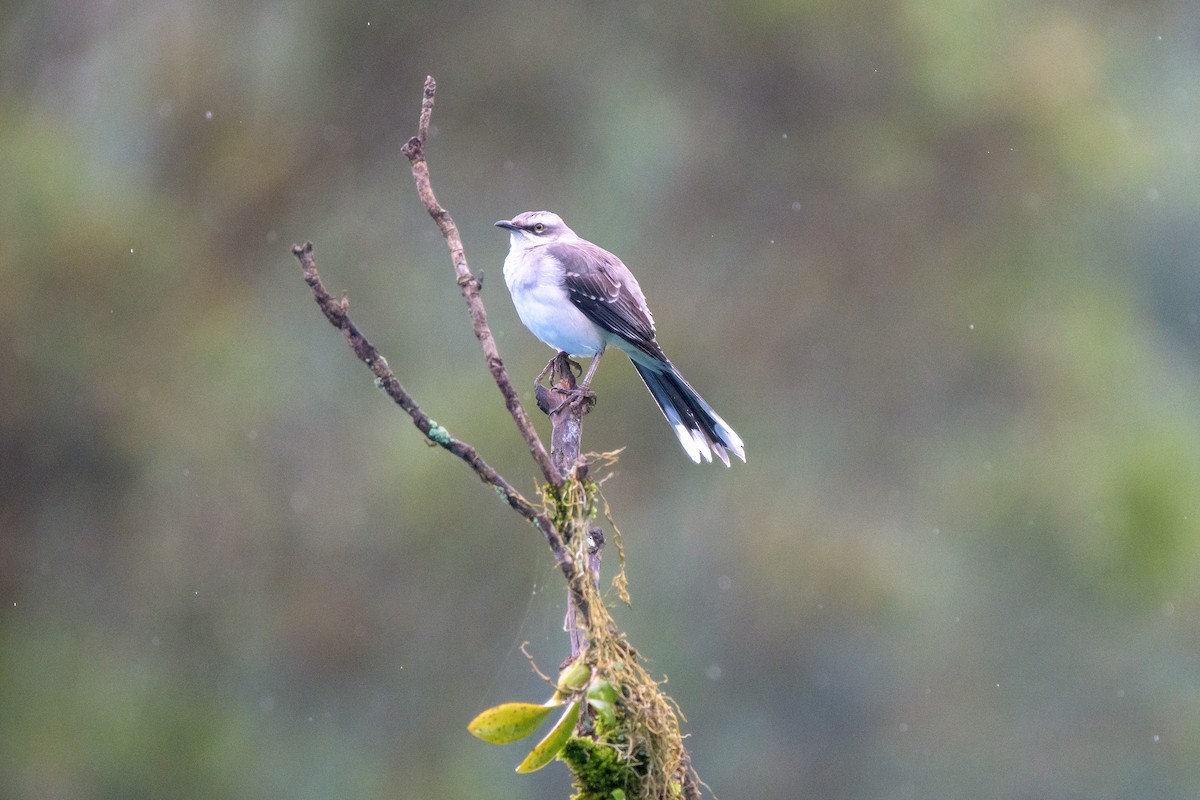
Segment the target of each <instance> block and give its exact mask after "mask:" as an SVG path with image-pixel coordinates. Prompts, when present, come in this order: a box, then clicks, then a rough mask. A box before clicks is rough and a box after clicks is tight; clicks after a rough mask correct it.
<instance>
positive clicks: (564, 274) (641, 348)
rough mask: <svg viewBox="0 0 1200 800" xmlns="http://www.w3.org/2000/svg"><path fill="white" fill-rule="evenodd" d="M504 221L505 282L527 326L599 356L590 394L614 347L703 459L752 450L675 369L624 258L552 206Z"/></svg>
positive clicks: (569, 349)
mask: <svg viewBox="0 0 1200 800" xmlns="http://www.w3.org/2000/svg"><path fill="white" fill-rule="evenodd" d="M496 227H498V228H505V229H507V230H508V232H509V234H510V246H509V251H508V257H507V258H505V259H504V282H505V283H506V284H508V291H509V292H510V293H511V294H512V299H513V305H515V306H516V307H517V315H518V316H520V318H521V321H522V322H524V323H525V327H527V328H529V330H530V331H532V332H533V335H534V336H536V337H537V338H539V339H541V340H542V341H543V342H545V343H546V344H548V345H550V346H551V347H553V348H554V349H556V350H562V351H565V352H566V353H567V354H568V355H574V356H591V357H592V363H591V364H590V365H589V366H588V371H587V375H586V376H585V377H584V379H583V383H582V384H581V385H580V387H579V388H580V391H581V392H586V391H587V388H588V386H589V385H590V384H591V381H592V375H594V374H595V372H596V367H597V365H599V363H600V357H601V356H602V355H604V351H605V349H606V348H608V347H609V346H610V345H611V346H613V347H616V348H617V349H618V350H621V351H622V352H623V353H625V354H626V355H627V356H629V360H630V361H632V362H633V367H634V369H636V370H637V372H638V375H640V376H641V377H642V380H643V381H645V382H646V388H647V389H649V390H650V394H651V395H652V396H653V397H654V401H655V402H656V403H658V407H659V408H660V409H662V412H663V415H664V416H666V418H667V422H669V423H670V424H671V427H672V428H674V430H675V435H676V436H677V437H679V443H680V444H682V445H683V449H684V450H686V451H687V454H688V456H690V457H691V459H692V461H694V462H696V463H697V464H699V463H700V459H701V458H703V459H704V460H705V461H709V462H711V461H712V457H713V453H716V455H717V458H719V459H720V460H721V461H722V462H724V464H725V466H729V456H728V454H727V453H733V454H734V455H736V456H737V457H738V458H740V459H741V460H742V461H745V460H746V450H745V447H744V446H743V445H742V439H741V437H740V436H738V435H737V434H736V433H735V432H734V430H733V428H731V427H729V425H728V424H727V423H726V422H725V420H723V419H721V417H720V416H718V415H717V412H715V411H713V409H712V406H710V405H709V404H708V403H706V402H705V401H704V398H703V397H701V396H700V395H699V393H697V392H696V390H695V389H693V388H692V387H691V385H690V384H689V383H688V382H687V381H686V380H684V379H683V376H682V375H680V374H679V370H677V369H675V365H674V364H672V363H671V361H670V359H668V358H667V356H666V354H665V353H663V351H662V348H661V347H659V346H658V341H657V340H656V339H655V336H654V317H653V316H652V315H651V314H650V309H649V308H648V307H647V306H646V298H645V296H644V295H643V294H642V289H641V287H640V286H638V282H637V279H636V278H634V277H633V273H632V272H630V271H629V268H628V267H626V266H625V265H624V264H622V263H621V259H619V258H617V257H616V256H614V255H613V254H612V253H610V252H608V251H607V250H605V249H603V248H601V247H598V246H596V245H594V244H592V243H591V242H589V241H587V240H586V239H581V238H579V236H578V235H577V234H576V233H575V231H573V230H571V229H570V228H568V227H567V226H566V223H564V222H563V221H562V218H561V217H559V216H558V215H557V214H552V213H551V212H549V211H527V212H525V213H524V214H520V215H518V216H516V217H513V218H512V219H511V220H500V221H499V222H497V223H496Z"/></svg>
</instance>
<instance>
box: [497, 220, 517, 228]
mask: <svg viewBox="0 0 1200 800" xmlns="http://www.w3.org/2000/svg"><path fill="white" fill-rule="evenodd" d="M496 227H497V228H505V229H507V230H510V231H515V230H517V226H516V225H513V224H512V221H511V220H507V219H502V220H500V221H499V222H497V223H496Z"/></svg>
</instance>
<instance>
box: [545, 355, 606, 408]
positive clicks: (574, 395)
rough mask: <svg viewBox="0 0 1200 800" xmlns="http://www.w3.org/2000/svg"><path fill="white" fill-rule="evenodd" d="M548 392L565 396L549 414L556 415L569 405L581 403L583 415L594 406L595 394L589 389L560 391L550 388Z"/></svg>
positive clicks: (580, 388) (577, 388) (559, 389)
mask: <svg viewBox="0 0 1200 800" xmlns="http://www.w3.org/2000/svg"><path fill="white" fill-rule="evenodd" d="M576 366H578V365H576ZM550 391H552V392H556V393H558V394H561V395H566V397H564V398H563V401H562V402H561V403H559V404H558V405H556V406H555V407H554V408H552V409H550V413H551V414H557V413H558V412H559V411H562V410H563V409H564V408H565V407H566V406H567V405H570V404H576V403H583V404H584V409H583V413H585V414H586V413H587V412H589V411H591V410H592V409H593V408H594V407H595V406H596V393H595V392H593V391H592V390H591V389H586V388H583V387H576V388H574V389H561V388H559V387H557V386H554V387H551V389H550Z"/></svg>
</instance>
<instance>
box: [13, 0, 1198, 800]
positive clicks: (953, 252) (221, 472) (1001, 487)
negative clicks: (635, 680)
mask: <svg viewBox="0 0 1200 800" xmlns="http://www.w3.org/2000/svg"><path fill="white" fill-rule="evenodd" d="M1198 29H1200V7H1198V6H1196V5H1195V4H1189V3H1179V2H1142V3H1115V2H1109V3H1092V4H1084V3H1070V2H1054V3H1026V2H1019V3H1012V2H1001V1H1000V0H971V2H958V3H950V2H945V0H936V1H935V0H925V1H923V2H922V1H921V0H913V1H912V2H902V3H893V4H876V3H866V2H860V1H853V2H849V3H819V2H793V1H789V2H780V1H779V0H766V1H765V2H731V3H717V2H708V1H707V0H704V1H702V2H659V3H653V2H650V3H640V4H630V3H614V4H594V3H593V4H582V3H548V2H534V1H533V0H527V1H526V2H514V3H469V2H459V3H432V2H424V1H418V2H413V3H408V4H402V5H401V4H384V3H369V2H348V3H315V2H311V0H309V1H308V2H294V3H283V2H265V1H264V0H258V1H256V2H248V3H242V4H229V3H216V2H202V1H201V0H177V1H175V2H161V3H148V2H127V3H103V2H88V3H81V2H54V1H52V2H39V3H34V2H16V3H10V4H8V5H7V6H5V7H4V9H3V10H0V34H2V37H3V38H2V39H0V41H2V42H3V45H2V47H0V286H2V287H3V288H2V289H0V454H2V455H3V459H2V460H0V796H4V797H11V798H34V797H37V798H44V797H71V798H111V797H123V798H140V797H146V798H149V797H155V798H157V797H179V798H186V797H197V798H199V797H206V798H207V797H218V796H219V797H234V798H236V797H263V796H288V797H295V798H307V797H313V798H316V797H330V796H353V797H395V796H401V797H475V796H526V797H546V798H552V797H561V796H563V795H564V794H565V791H566V789H565V778H564V772H563V771H561V770H559V771H558V774H554V773H555V770H554V769H547V770H544V771H543V772H541V773H539V774H538V775H537V776H532V777H522V776H516V775H513V774H512V773H511V762H512V760H513V759H512V756H511V753H507V752H501V751H500V749H499V748H493V747H487V746H484V745H482V744H480V743H478V742H476V741H475V740H474V739H472V738H471V737H470V736H468V735H467V733H466V731H465V728H464V725H465V723H466V721H467V720H469V719H471V717H473V716H474V714H476V713H477V712H478V711H480V710H481V709H483V708H485V707H487V706H489V705H494V704H495V703H497V702H500V701H502V700H504V699H508V698H512V697H517V696H523V695H524V694H526V693H527V694H528V696H529V697H535V696H540V695H541V694H542V693H543V692H542V690H543V688H544V687H541V686H540V685H539V684H538V682H537V680H536V678H534V677H533V676H531V675H530V674H529V673H528V671H527V669H526V666H525V664H524V659H523V658H522V657H521V655H520V654H519V653H518V652H516V649H515V646H516V645H518V644H520V642H521V641H523V640H525V639H529V640H532V649H533V651H534V652H535V654H536V655H537V656H538V657H539V660H540V661H541V662H542V664H543V666H544V667H545V668H547V669H548V670H551V671H552V669H553V667H554V666H555V665H556V664H557V661H558V660H559V658H561V656H562V655H563V653H564V652H565V641H564V639H563V636H562V634H561V632H560V631H558V630H557V629H558V626H559V623H560V621H561V614H562V591H561V587H560V586H559V584H558V583H557V582H556V580H555V578H556V576H555V573H554V572H553V570H552V568H551V567H550V565H549V564H548V558H547V555H546V554H545V553H544V552H542V551H543V550H544V546H543V545H542V544H541V543H540V542H539V541H538V539H537V537H536V536H535V535H534V534H533V533H532V532H531V531H530V530H529V529H528V528H527V526H525V525H524V524H522V523H521V522H520V521H519V519H517V518H516V517H515V515H512V514H511V513H507V511H506V509H505V508H504V507H503V506H502V505H501V504H499V503H498V502H497V501H496V499H495V498H494V497H493V496H492V495H491V493H490V492H487V491H486V490H484V489H482V488H481V487H480V486H479V484H478V482H477V481H476V480H475V479H474V477H473V476H472V475H470V474H469V473H468V472H467V471H466V470H464V468H463V467H462V466H461V465H460V464H458V463H455V462H453V461H451V460H450V459H449V458H447V457H446V456H445V454H443V453H441V452H438V451H433V450H430V449H428V448H427V447H426V446H425V445H424V444H422V442H421V441H420V438H419V437H418V436H417V435H416V434H415V432H414V431H412V430H411V428H409V427H408V425H407V423H406V422H405V420H404V418H403V417H402V416H401V415H400V414H399V413H397V412H396V411H395V410H394V409H393V408H391V407H390V405H389V403H388V402H387V401H386V398H384V397H383V396H382V395H380V394H379V393H378V392H377V391H375V390H373V388H372V387H371V384H370V376H369V374H368V373H367V372H366V370H364V369H362V368H361V365H359V364H357V363H356V362H354V361H353V359H352V358H351V357H350V356H349V355H348V354H347V353H346V352H345V348H344V345H343V343H342V342H341V340H340V338H339V337H338V336H337V334H336V333H335V332H334V331H333V330H332V329H331V328H329V326H328V325H326V324H325V323H324V321H323V320H322V319H321V318H320V316H319V314H318V313H317V312H316V309H315V308H314V307H313V305H312V302H311V298H310V296H309V294H308V291H307V288H306V287H305V286H304V285H303V283H302V282H301V280H300V277H299V273H298V270H297V268H296V266H295V264H294V262H293V261H292V258H291V256H290V254H289V252H288V250H289V247H290V245H291V243H292V242H295V241H302V240H304V239H312V240H313V241H315V242H316V245H317V258H318V264H319V265H320V266H321V268H322V272H323V275H324V276H325V280H326V283H327V284H328V285H329V287H330V288H331V289H332V290H345V291H346V292H348V294H349V296H350V299H351V303H352V306H351V307H352V311H353V313H354V316H355V319H356V321H357V322H358V323H359V324H360V325H362V326H363V327H364V329H365V330H366V331H367V333H368V335H370V336H371V337H372V339H373V341H374V342H375V343H376V344H377V345H378V346H379V347H380V348H381V349H382V350H383V351H384V352H385V353H386V354H387V356H388V358H389V360H390V361H391V364H392V366H393V367H394V368H395V369H396V371H397V374H398V375H400V376H401V379H402V380H403V381H404V382H405V385H406V386H407V388H409V389H410V391H412V393H413V394H414V395H415V396H416V397H417V398H418V399H419V400H420V401H421V402H422V403H423V404H424V405H425V407H426V410H427V411H428V412H429V413H430V414H431V415H432V416H434V417H435V418H436V419H437V420H438V421H439V422H441V423H442V424H444V425H446V426H447V427H448V428H449V429H450V430H451V431H452V432H454V433H455V434H456V435H458V436H460V437H462V438H465V439H467V440H469V441H472V442H473V443H475V444H476V445H477V446H479V447H480V448H481V450H482V451H483V452H484V454H485V456H486V457H487V458H488V459H489V460H490V461H491V462H492V463H494V464H495V465H496V466H497V467H498V468H500V469H501V470H503V471H504V472H505V473H506V474H508V475H509V476H510V477H512V478H513V479H515V480H517V481H518V482H519V483H521V484H522V485H523V486H524V487H525V488H526V489H527V490H528V491H532V475H533V469H532V467H531V466H530V464H529V463H528V461H527V459H526V458H525V457H524V456H523V455H522V452H521V450H522V447H521V444H520V440H519V438H518V437H517V436H516V434H515V432H513V431H512V429H511V426H510V425H509V424H508V422H507V419H506V415H505V413H504V409H503V407H502V405H501V404H500V403H499V398H498V395H497V393H496V391H495V389H494V387H493V386H491V385H490V384H489V380H488V378H487V375H486V372H485V371H484V370H483V369H482V364H481V359H480V357H479V352H478V348H477V346H476V345H475V343H474V341H473V339H472V337H471V333H470V329H469V326H468V324H467V322H466V320H465V315H464V313H463V309H462V304H461V300H460V298H459V297H458V296H457V291H456V287H455V286H454V283H453V280H452V274H451V270H450V266H449V264H448V260H447V258H446V255H445V250H444V246H443V244H442V242H441V240H440V238H439V237H438V236H437V233H436V231H435V230H434V228H433V226H432V225H431V223H430V222H429V220H428V219H427V218H426V217H425V216H424V212H423V210H422V209H421V207H420V205H419V203H418V202H417V200H416V199H415V197H414V195H413V192H412V189H411V184H410V181H409V178H408V174H407V166H406V162H404V160H403V158H402V157H401V156H400V153H399V146H400V144H401V143H402V142H403V141H404V140H405V139H406V138H407V137H408V136H409V135H411V133H412V132H413V130H414V129H415V122H416V111H417V107H418V101H419V96H420V88H421V83H422V81H423V79H424V77H425V75H426V74H433V75H435V76H436V77H437V78H438V80H439V83H440V87H441V88H440V91H439V107H438V110H437V113H436V117H435V122H436V128H437V132H436V136H435V137H434V138H433V139H432V140H431V142H430V147H429V158H430V162H431V167H432V170H433V179H434V183H435V187H436V188H437V189H438V191H439V196H440V199H441V200H442V202H443V203H445V204H446V205H447V206H448V207H450V209H451V210H452V211H453V213H454V214H455V216H456V218H457V220H458V222H459V224H460V226H461V228H462V230H463V233H464V236H465V238H466V244H467V248H468V256H469V257H470V258H471V259H472V265H473V267H474V268H475V269H476V270H482V271H483V273H484V278H485V283H484V296H485V300H486V301H487V302H488V304H489V310H490V312H491V314H492V320H493V326H494V330H495V333H496V335H497V337H498V340H499V343H500V346H501V348H502V350H503V352H504V353H505V356H506V359H507V363H508V365H509V367H510V369H512V371H513V372H514V374H515V375H516V376H517V378H518V380H523V379H521V378H520V376H522V375H524V376H528V378H532V376H533V375H534V374H536V372H537V370H538V369H540V368H541V365H542V363H543V359H544V357H545V356H546V355H547V352H546V351H544V349H543V348H541V346H540V345H538V344H537V343H536V342H535V341H534V340H533V339H532V337H531V336H529V335H528V334H527V333H526V332H525V331H524V330H523V329H522V328H521V326H520V324H519V322H518V321H517V319H516V316H515V314H514V313H513V312H512V309H511V304H510V303H509V301H508V298H507V296H506V292H505V291H504V288H503V285H502V280H501V278H500V274H499V265H500V261H501V259H502V257H503V253H504V251H505V248H506V242H505V240H504V237H503V236H502V235H500V234H499V233H498V232H496V231H494V230H493V229H492V228H491V227H490V225H491V222H492V221H493V220H495V219H499V218H504V217H510V216H512V215H514V214H516V213H518V212H520V211H525V210H531V209H536V208H549V209H552V210H556V211H558V212H560V213H561V214H562V215H563V216H564V217H565V218H566V219H567V221H568V222H569V223H570V224H572V225H573V226H574V227H575V228H576V229H577V230H578V231H579V232H580V233H581V234H582V235H584V236H586V237H588V238H591V239H593V240H595V241H598V242H600V243H601V244H603V245H606V246H608V247H609V248H610V249H613V250H615V251H616V252H618V253H620V254H621V255H622V256H623V257H624V258H625V260H626V261H627V263H629V264H630V265H631V267H632V268H633V269H634V270H635V272H637V273H638V275H639V277H640V279H641V283H642V286H643V288H644V289H645V291H646V293H647V295H648V297H649V299H650V302H651V305H652V307H653V308H654V309H655V312H656V314H657V317H656V319H657V321H658V324H659V329H660V334H661V335H660V338H661V340H662V343H663V345H664V347H665V348H666V350H667V352H668V353H670V354H671V355H672V357H673V358H674V359H675V361H676V362H677V363H678V365H679V366H680V367H681V369H682V370H683V372H684V373H685V374H686V375H688V377H689V379H690V380H692V382H693V383H694V384H696V385H697V386H698V387H699V388H700V389H701V390H702V391H703V392H704V394H705V395H706V397H708V399H709V400H710V401H711V402H712V403H713V404H714V405H715V406H716V407H717V408H718V409H719V410H720V411H721V413H722V414H723V415H724V416H725V417H726V418H727V419H728V420H729V421H730V422H731V423H732V424H733V425H734V426H735V427H737V428H738V430H739V432H740V433H741V434H742V436H743V438H744V439H745V440H746V445H747V453H748V457H749V463H748V464H747V465H745V466H741V465H739V466H737V467H735V468H734V469H732V470H728V471H726V470H724V469H719V470H718V469H712V468H710V469H699V468H696V467H694V466H693V465H692V464H691V463H690V462H689V461H688V460H687V459H686V458H685V457H683V454H682V453H681V452H679V451H678V447H677V445H676V444H675V443H674V440H673V437H672V435H671V432H670V430H669V429H668V427H667V426H666V425H664V424H663V422H662V420H661V419H660V418H659V417H658V416H657V412H656V411H655V410H654V408H653V405H652V403H651V402H650V400H649V398H648V397H647V396H646V394H645V391H644V389H642V388H641V387H640V386H639V385H637V382H636V380H635V377H634V374H633V372H632V371H631V370H629V369H628V368H627V367H625V366H624V365H621V364H619V363H617V360H616V359H614V361H613V363H612V364H609V365H607V366H605V368H604V369H602V370H601V372H600V374H599V377H598V384H597V389H598V391H599V394H600V405H599V407H598V408H597V410H596V412H595V413H593V414H591V415H590V416H589V418H588V427H587V431H586V439H585V445H586V446H589V447H593V448H595V449H598V450H600V449H603V450H608V449H614V448H617V447H620V446H623V445H628V446H629V447H628V449H627V450H626V451H625V453H624V454H623V456H622V460H621V463H620V467H619V470H618V471H617V473H616V475H615V476H614V477H613V478H612V480H611V481H610V482H609V483H608V484H606V487H605V491H606V494H607V496H608V498H609V500H610V502H612V504H613V506H614V508H615V512H616V515H617V518H618V522H619V523H620V525H621V527H622V529H623V531H624V532H625V546H626V549H627V553H628V556H629V579H630V586H631V591H632V594H633V598H634V604H633V606H632V607H631V608H629V609H624V610H621V611H619V612H618V616H619V620H620V622H621V624H622V625H624V626H625V627H626V628H627V629H628V631H629V632H630V635H631V638H632V640H633V641H634V642H635V644H637V645H638V646H639V648H641V650H642V651H643V653H644V654H645V655H646V656H647V657H648V658H649V659H650V667H651V669H652V670H655V671H657V672H659V673H665V674H667V675H669V676H670V679H671V680H670V684H669V686H668V689H669V691H671V693H672V694H673V695H674V696H675V697H676V699H677V700H678V701H679V702H680V704H681V706H682V708H683V710H684V712H685V713H686V715H687V717H688V723H687V724H686V725H685V729H686V730H688V731H690V732H691V733H692V736H691V738H690V739H689V740H688V746H689V748H690V750H691V752H692V754H693V757H694V758H695V763H696V766H697V768H698V770H699V772H700V774H701V776H702V777H703V778H705V779H706V780H707V781H708V782H709V783H710V784H711V785H712V786H713V788H714V789H715V790H716V792H717V794H718V795H720V796H725V797H739V796H744V797H780V798H785V797H786V798H791V797H823V798H876V797H889V798H906V797H914V798H915V797H938V798H948V799H951V798H963V799H964V800H966V799H967V798H977V797H997V798H1024V797H1038V798H1048V799H1053V798H1063V799H1064V800H1065V798H1077V797H1089V798H1114V800H1115V798H1127V797H1139V798H1192V797H1195V796H1197V794H1198V793H1200V767H1198V766H1197V765H1198V764H1200V725H1198V723H1197V719H1200V667H1198V664H1200V661H1198V660H1197V658H1196V653H1197V652H1198V648H1200V641H1198V639H1200V637H1198V635H1197V631H1198V630H1200V628H1198V626H1197V614H1198V612H1200V590H1198V588H1197V587H1198V586H1200V580H1198V578H1200V575H1198V571H1200V570H1198V568H1197V564H1198V558H1200V489H1198V487H1200V405H1198V403H1197V392H1198V390H1200V381H1198V373H1200V358H1198V356H1197V353H1198V346H1200V299H1198V297H1200V233H1198V231H1200V227H1198V226H1197V224H1196V220H1197V218H1198V215H1200V190H1198V189H1197V187H1198V186H1200V170H1198V169H1197V149H1198V148H1200V141H1198V135H1197V131H1198V130H1200V103H1198V98H1200V89H1198V88H1197V87H1198V86H1200V82H1198V81H1197V78H1198V77H1200V45H1198V40H1197V38H1196V35H1195V32H1196V31H1197V30H1198Z"/></svg>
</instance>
